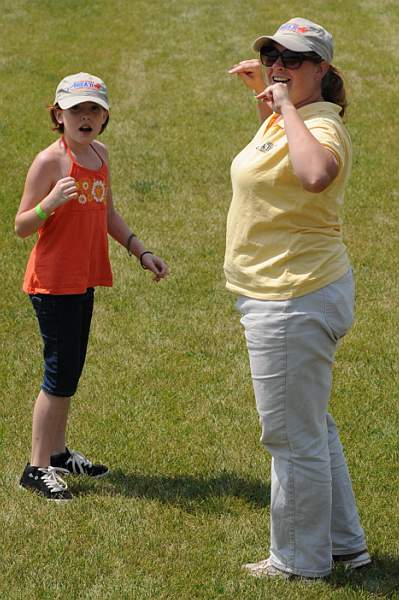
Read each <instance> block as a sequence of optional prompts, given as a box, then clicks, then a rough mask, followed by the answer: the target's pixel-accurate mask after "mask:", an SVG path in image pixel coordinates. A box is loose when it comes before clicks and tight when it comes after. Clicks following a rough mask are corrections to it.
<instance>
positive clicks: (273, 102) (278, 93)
mask: <svg viewBox="0 0 399 600" xmlns="http://www.w3.org/2000/svg"><path fill="white" fill-rule="evenodd" d="M256 98H257V100H259V101H260V102H266V103H267V104H268V106H269V107H270V108H271V110H272V111H273V112H275V113H279V114H281V111H282V108H283V106H285V105H287V104H290V105H291V104H292V103H291V100H290V96H289V93H288V86H287V84H285V83H273V85H269V86H268V87H267V88H266V89H265V90H263V92H261V93H260V94H258V95H257V96H256Z"/></svg>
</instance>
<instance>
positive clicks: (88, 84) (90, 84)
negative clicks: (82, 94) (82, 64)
mask: <svg viewBox="0 0 399 600" xmlns="http://www.w3.org/2000/svg"><path fill="white" fill-rule="evenodd" d="M81 89H90V90H101V84H99V83H94V81H87V80H86V81H75V82H74V83H73V84H72V85H71V87H70V88H69V90H70V91H72V90H81Z"/></svg>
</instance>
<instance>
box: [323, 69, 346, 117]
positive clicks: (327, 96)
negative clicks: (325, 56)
mask: <svg viewBox="0 0 399 600" xmlns="http://www.w3.org/2000/svg"><path fill="white" fill-rule="evenodd" d="M321 94H322V96H323V98H324V100H325V101H326V102H333V103H334V104H338V106H340V107H341V111H340V113H339V114H340V115H341V117H343V116H344V114H345V110H346V107H347V106H348V101H347V99H346V92H345V84H344V80H343V77H342V74H341V72H340V71H339V70H338V69H337V67H334V65H330V68H329V69H328V71H327V73H326V74H325V75H324V77H323V79H322V80H321Z"/></svg>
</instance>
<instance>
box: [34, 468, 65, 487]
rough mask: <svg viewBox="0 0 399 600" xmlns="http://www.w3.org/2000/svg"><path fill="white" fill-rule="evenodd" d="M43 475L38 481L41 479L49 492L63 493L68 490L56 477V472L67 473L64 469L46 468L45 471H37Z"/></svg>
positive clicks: (58, 477) (57, 476) (62, 481)
mask: <svg viewBox="0 0 399 600" xmlns="http://www.w3.org/2000/svg"><path fill="white" fill-rule="evenodd" d="M39 471H41V472H42V473H43V475H42V476H41V478H40V479H42V480H43V481H44V482H45V484H46V486H47V487H48V488H49V490H50V492H63V491H64V490H66V489H67V488H68V486H67V484H66V483H65V481H64V480H63V479H62V478H61V477H60V476H59V475H58V472H61V473H68V471H67V470H66V469H60V468H59V467H48V468H47V469H39Z"/></svg>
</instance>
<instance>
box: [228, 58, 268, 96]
mask: <svg viewBox="0 0 399 600" xmlns="http://www.w3.org/2000/svg"><path fill="white" fill-rule="evenodd" d="M228 73H230V75H237V77H239V78H240V79H241V81H243V82H244V84H245V85H246V86H247V87H248V88H249V89H250V90H253V91H254V92H255V93H256V94H260V92H263V90H264V89H265V87H266V85H267V83H266V79H265V76H264V73H263V70H262V64H261V62H260V60H259V59H258V58H250V59H247V60H242V61H241V62H239V63H238V64H237V65H233V66H232V67H231V68H230V69H229V70H228Z"/></svg>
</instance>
